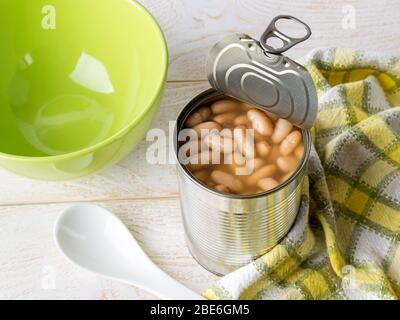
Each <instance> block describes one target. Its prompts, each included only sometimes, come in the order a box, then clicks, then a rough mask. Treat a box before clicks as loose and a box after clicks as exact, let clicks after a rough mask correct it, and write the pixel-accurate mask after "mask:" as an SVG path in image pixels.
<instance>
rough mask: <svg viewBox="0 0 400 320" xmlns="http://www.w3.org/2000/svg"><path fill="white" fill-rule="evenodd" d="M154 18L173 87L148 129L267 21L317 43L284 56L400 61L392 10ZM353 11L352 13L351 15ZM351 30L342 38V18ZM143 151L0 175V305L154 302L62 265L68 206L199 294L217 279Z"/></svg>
mask: <svg viewBox="0 0 400 320" xmlns="http://www.w3.org/2000/svg"><path fill="white" fill-rule="evenodd" d="M139 1H141V2H142V3H143V4H144V5H145V6H146V7H147V8H148V9H149V10H150V11H151V12H152V13H153V15H154V16H155V17H156V18H157V20H158V21H159V23H160V25H161V27H162V29H163V30H164V32H165V35H166V38H167V41H168V45H169V50H170V73H169V84H168V85H167V90H166V94H165V97H164V99H163V103H162V106H161V108H160V112H159V114H158V116H157V119H156V121H155V123H154V125H153V128H160V129H162V130H165V131H166V132H167V133H168V122H169V121H171V120H174V119H175V118H176V115H177V114H178V112H179V110H180V109H181V108H182V107H183V106H184V105H185V104H186V103H187V102H188V101H189V100H190V99H192V98H193V97H194V96H195V95H196V94H198V93H200V92H201V91H203V90H205V89H206V88H208V87H209V85H208V83H207V82H206V81H205V79H206V75H205V70H204V65H205V60H206V56H207V53H208V51H209V49H210V48H211V46H212V45H213V44H214V43H216V42H217V41H218V40H220V39H221V38H222V37H224V36H225V35H228V34H230V33H234V32H244V33H248V34H249V35H251V36H253V37H256V38H257V37H259V36H260V35H261V33H262V32H263V31H264V29H265V27H266V25H267V24H268V23H269V21H270V20H271V18H273V17H274V16H276V15H278V14H292V15H295V16H297V17H299V18H301V19H302V20H304V21H305V22H307V23H308V24H310V26H311V27H312V29H313V36H312V38H311V39H310V40H308V41H307V42H305V43H302V44H300V45H298V46H297V47H295V48H293V49H291V50H290V52H288V55H289V56H290V57H293V58H297V57H300V56H303V55H305V54H306V53H307V52H309V51H310V50H311V49H313V48H316V47H324V46H329V47H349V48H360V49H368V50H375V51H381V52H386V53H394V54H398V55H399V54H400V46H399V41H398V39H399V38H400V22H399V14H398V13H399V12H400V1H397V0H382V1H376V0H336V1H331V0H301V1H293V0H280V1H276V0H205V1H198V0H139ZM349 6H350V7H349ZM352 8H353V9H354V10H355V12H354V13H355V19H356V20H355V22H356V28H355V29H344V28H343V26H342V20H343V18H344V17H345V13H344V10H346V9H350V10H352ZM150 144H151V143H150V142H146V141H143V142H142V143H141V144H140V145H139V147H138V148H137V149H136V151H134V152H132V153H131V154H130V155H129V156H128V157H127V158H126V159H124V160H123V161H121V162H120V163H118V164H117V165H115V166H113V167H112V168H110V169H108V170H105V171H104V172H101V173H98V174H95V175H93V176H90V177H87V178H83V179H79V180H74V181H66V182H41V181H33V180H29V179H26V178H22V177H18V176H16V175H14V174H12V173H9V172H6V171H2V170H0V299H1V298H6V299H17V298H20V299H153V298H154V297H153V296H151V295H149V294H147V293H145V292H144V291H142V290H139V289H135V288H133V287H130V286H126V285H122V284H118V283H116V282H113V281H106V280H100V279H99V278H98V277H97V276H93V275H90V274H88V273H86V272H84V271H81V270H79V269H77V268H75V267H73V266H71V265H70V264H69V263H68V262H66V261H65V260H64V259H63V258H62V257H61V256H60V254H59V253H58V252H57V250H56V248H55V245H54V243H53V238H52V230H53V225H54V221H55V219H56V217H57V214H58V213H59V212H60V211H61V210H63V209H65V208H66V207H67V206H68V205H69V203H72V202H83V201H84V202H96V203H98V204H101V205H104V206H105V207H107V208H108V209H110V210H112V211H113V212H115V213H116V214H117V215H118V216H120V217H121V219H122V220H123V221H124V222H125V223H126V224H127V225H128V227H129V228H130V230H131V231H132V233H133V234H134V236H135V237H136V238H137V239H138V241H139V242H140V243H141V245H143V247H144V249H145V251H146V252H147V253H148V254H149V255H150V257H151V258H152V259H153V260H154V261H155V262H156V263H157V264H158V265H159V266H160V267H161V268H162V269H164V270H165V271H166V272H167V273H169V274H170V275H172V276H173V277H174V278H176V279H178V280H179V281H181V282H183V283H184V284H186V285H187V286H188V287H190V288H192V289H193V290H195V291H197V292H201V291H203V290H204V289H206V288H207V287H209V286H210V285H211V284H212V283H213V282H214V281H215V280H216V279H217V278H216V277H215V276H213V275H211V274H210V273H208V272H207V271H205V270H204V269H202V268H201V267H200V266H199V265H198V264H197V263H196V262H195V261H194V260H193V259H192V258H191V256H190V255H189V253H188V251H187V249H186V246H185V244H184V237H183V228H182V224H181V219H180V212H179V200H178V189H177V182H176V175H175V166H174V165H165V164H164V165H150V164H149V163H148V162H147V161H146V151H147V150H148V147H149V146H150Z"/></svg>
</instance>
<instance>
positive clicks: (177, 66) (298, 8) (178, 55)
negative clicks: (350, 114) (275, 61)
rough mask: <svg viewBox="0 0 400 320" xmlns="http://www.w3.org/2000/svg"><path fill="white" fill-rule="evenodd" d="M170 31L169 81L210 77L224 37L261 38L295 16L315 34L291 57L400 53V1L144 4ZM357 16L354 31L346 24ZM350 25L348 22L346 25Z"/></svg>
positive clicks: (175, 0)
mask: <svg viewBox="0 0 400 320" xmlns="http://www.w3.org/2000/svg"><path fill="white" fill-rule="evenodd" d="M139 1H140V2H141V3H143V4H144V5H145V6H146V7H147V8H148V9H149V10H150V11H151V12H152V13H153V15H154V16H155V17H156V18H157V20H158V21H159V23H160V25H161V27H162V29H163V30H164V32H165V35H166V38H167V41H168V45H169V49H170V62H171V70H170V75H169V79H170V80H172V81H177V80H196V79H206V75H205V70H204V65H205V60H206V56H207V53H208V51H209V49H210V48H211V46H212V45H213V44H214V43H216V42H217V41H218V40H220V39H221V38H222V37H224V36H226V35H228V34H231V33H234V32H244V33H248V34H249V35H251V36H253V37H256V38H258V37H260V35H261V34H262V32H263V31H264V30H265V28H266V25H267V24H268V23H269V21H270V20H271V19H272V18H273V17H274V16H276V15H279V14H291V15H294V16H296V17H298V18H300V19H302V20H304V21H305V22H307V23H308V24H309V25H310V26H311V28H312V30H313V36H312V38H311V39H310V40H308V41H307V42H305V43H303V44H300V45H298V46H297V47H295V48H293V49H291V50H290V51H289V53H288V55H289V56H291V57H294V58H296V57H300V56H303V55H305V54H306V53H307V52H309V51H310V50H311V49H314V48H316V47H326V46H329V47H348V48H360V49H367V50H375V51H379V52H388V53H389V52H390V53H395V54H400V47H399V45H398V39H399V37H400V28H399V15H398V13H399V12H400V1H397V0H386V1H375V0H335V1H329V0H302V1H293V0H280V1H276V0H216V1H195V0H168V1H160V0H139ZM353 12H354V16H355V23H356V24H355V29H352V28H348V29H345V28H343V25H342V21H343V19H344V18H346V17H347V16H349V15H350V16H351V15H352V13H353ZM347 25H348V24H347Z"/></svg>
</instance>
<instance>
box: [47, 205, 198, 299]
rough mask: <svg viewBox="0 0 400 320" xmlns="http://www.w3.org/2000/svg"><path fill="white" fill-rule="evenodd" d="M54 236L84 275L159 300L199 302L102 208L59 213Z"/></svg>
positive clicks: (62, 251) (62, 250) (75, 207)
mask: <svg viewBox="0 0 400 320" xmlns="http://www.w3.org/2000/svg"><path fill="white" fill-rule="evenodd" d="M54 233H55V241H56V244H57V247H58V248H59V250H60V251H61V253H62V254H63V255H64V256H65V257H66V258H67V259H68V260H69V261H71V262H72V263H73V264H75V265H77V266H79V267H81V268H83V269H86V270H87V271H90V272H94V273H96V274H98V275H101V276H104V277H107V278H110V279H113V280H117V281H121V282H124V283H127V284H130V285H133V286H136V287H139V288H141V289H144V290H146V291H148V292H150V293H152V294H154V295H156V296H158V297H160V298H162V299H170V300H199V299H203V298H202V297H201V296H200V295H198V294H196V293H194V292H193V291H191V290H189V289H188V288H186V287H185V286H183V285H182V284H180V283H179V282H177V281H176V280H174V279H172V278H171V277H170V276H168V275H167V274H166V273H164V272H163V271H161V270H160V269H159V268H158V267H157V266H156V265H155V264H154V263H153V262H152V261H151V260H150V259H149V258H148V256H147V255H146V254H145V253H144V252H143V250H142V249H141V247H140V246H139V244H138V243H137V242H136V240H135V239H134V238H133V237H132V235H131V233H130V232H129V230H128V229H127V228H126V227H125V225H124V224H123V223H122V222H121V220H119V219H118V218H117V217H116V216H115V215H113V214H112V213H111V212H109V211H108V210H106V209H104V208H101V207H98V206H95V205H89V204H82V205H77V206H73V207H71V208H69V209H67V210H66V211H64V212H62V213H61V215H60V217H59V218H58V220H57V222H56V225H55V232H54Z"/></svg>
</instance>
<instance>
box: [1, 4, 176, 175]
mask: <svg viewBox="0 0 400 320" xmlns="http://www.w3.org/2000/svg"><path fill="white" fill-rule="evenodd" d="M124 1H126V2H128V3H129V4H131V5H132V6H135V7H136V8H137V9H138V10H139V11H140V12H141V13H142V14H144V15H145V16H147V17H148V18H149V20H150V21H151V24H153V27H155V31H156V34H155V35H156V37H157V38H158V40H159V43H160V50H161V51H162V55H161V58H162V61H161V63H162V67H163V68H162V69H163V70H162V76H161V77H160V78H159V81H158V83H157V85H156V90H154V93H153V95H152V97H151V99H149V101H148V103H147V104H146V105H145V106H144V107H143V108H142V111H141V112H140V113H139V114H138V115H137V117H135V118H134V119H133V120H132V121H131V122H130V123H128V124H127V125H126V126H125V127H123V128H122V129H120V130H119V131H117V132H116V133H114V134H113V135H111V136H110V137H108V138H106V139H104V140H102V141H100V142H98V143H96V144H94V145H92V146H90V147H87V148H83V149H80V150H76V151H73V152H68V153H63V154H59V155H54V156H43V157H40V156H21V155H13V154H9V153H3V152H1V151H0V158H2V159H6V160H17V161H19V162H49V161H65V160H69V159H72V158H76V157H79V156H84V155H87V154H88V153H91V152H94V151H96V150H98V149H100V148H101V147H103V146H106V145H108V144H110V143H112V142H114V141H115V140H118V139H120V138H121V137H122V136H124V135H125V134H126V133H127V132H129V131H130V130H131V129H132V128H134V127H135V126H136V125H137V124H138V123H139V122H140V121H142V120H143V118H144V117H145V116H146V115H147V113H148V112H149V111H150V109H151V107H152V106H153V105H154V103H155V101H156V100H157V99H158V98H159V96H160V94H162V92H163V89H164V85H165V84H166V80H167V76H168V69H169V55H168V45H167V41H166V38H165V35H164V33H163V31H162V29H161V27H160V25H159V23H158V21H157V20H156V18H155V17H154V16H153V15H152V14H151V13H150V12H149V11H148V10H147V9H146V8H145V7H144V6H143V5H142V4H141V3H139V2H138V1H137V0H124ZM0 167H1V165H0Z"/></svg>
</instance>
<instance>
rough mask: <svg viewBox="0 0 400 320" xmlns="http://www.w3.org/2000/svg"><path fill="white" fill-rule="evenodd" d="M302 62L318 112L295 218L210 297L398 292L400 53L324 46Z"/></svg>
mask: <svg viewBox="0 0 400 320" xmlns="http://www.w3.org/2000/svg"><path fill="white" fill-rule="evenodd" d="M304 65H305V66H306V67H307V68H308V70H309V71H310V73H311V75H312V77H313V79H314V82H315V84H316V86H317V90H318V96H319V114H318V119H317V122H316V123H315V126H314V129H313V136H314V145H315V148H314V150H313V151H312V153H311V158H310V163H309V177H308V179H307V181H306V183H305V187H304V192H303V200H302V204H301V208H300V212H299V215H298V218H297V221H296V223H295V225H294V227H293V228H292V229H291V231H290V233H289V234H288V235H287V236H286V237H285V238H284V239H283V241H282V242H281V243H280V244H279V245H278V246H276V247H275V248H274V249H272V250H271V251H270V252H268V253H267V254H265V255H264V256H263V257H261V258H259V259H258V260H256V261H254V262H252V263H250V264H249V265H247V266H245V267H243V268H241V269H239V270H237V271H235V272H233V273H231V274H229V275H227V276H225V277H223V278H222V279H221V280H220V281H219V282H218V283H217V284H216V285H214V286H213V287H212V288H210V289H209V290H207V291H206V292H205V294H204V295H205V297H207V298H209V299H397V298H400V107H396V106H400V58H396V57H390V56H382V55H379V54H377V53H369V52H364V51H350V50H342V49H326V50H315V51H313V52H312V53H311V54H310V55H309V56H308V57H307V58H306V59H305V62H304Z"/></svg>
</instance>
